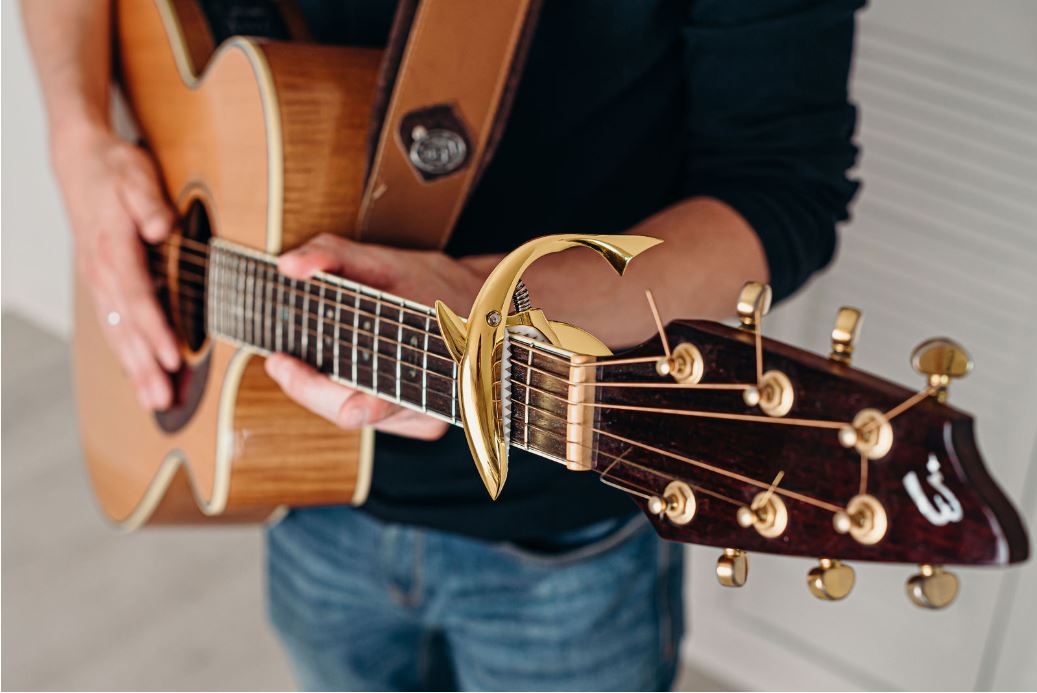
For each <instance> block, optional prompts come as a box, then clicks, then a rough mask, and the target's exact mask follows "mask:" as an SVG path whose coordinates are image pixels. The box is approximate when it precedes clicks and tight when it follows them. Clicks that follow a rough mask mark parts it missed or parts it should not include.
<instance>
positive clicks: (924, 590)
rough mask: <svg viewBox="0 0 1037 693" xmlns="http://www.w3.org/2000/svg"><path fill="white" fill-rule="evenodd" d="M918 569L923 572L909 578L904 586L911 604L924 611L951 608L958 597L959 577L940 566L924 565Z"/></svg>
mask: <svg viewBox="0 0 1037 693" xmlns="http://www.w3.org/2000/svg"><path fill="white" fill-rule="evenodd" d="M918 568H919V570H920V571H921V572H920V573H918V574H917V575H912V576H911V577H910V578H908V580H907V583H906V584H905V585H904V587H906V588H907V596H908V598H909V599H910V600H911V603H913V604H914V605H915V606H920V607H922V608H923V609H943V608H944V607H947V606H950V604H951V602H953V601H954V598H955V597H957V596H958V586H959V583H958V576H957V575H955V574H954V573H951V572H949V571H946V570H944V569H943V567H942V566H938V565H929V564H923V565H920V566H918Z"/></svg>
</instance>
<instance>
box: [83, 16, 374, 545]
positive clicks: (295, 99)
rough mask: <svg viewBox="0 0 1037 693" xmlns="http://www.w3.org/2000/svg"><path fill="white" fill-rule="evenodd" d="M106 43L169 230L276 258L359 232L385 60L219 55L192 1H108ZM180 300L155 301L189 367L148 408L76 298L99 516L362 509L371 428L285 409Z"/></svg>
mask: <svg viewBox="0 0 1037 693" xmlns="http://www.w3.org/2000/svg"><path fill="white" fill-rule="evenodd" d="M116 33H117V45H116V51H115V64H116V68H117V71H118V74H119V81H120V83H121V85H122V88H123V91H124V93H125V95H126V98H127V100H128V102H129V105H130V108H131V111H132V113H133V115H134V117H135V119H136V123H137V126H138V127H139V129H140V132H141V134H142V136H143V139H144V142H145V143H146V146H147V147H148V148H149V149H150V151H151V152H152V153H153V154H154V156H155V158H156V160H157V161H158V164H159V169H160V171H161V175H162V178H163V182H164V184H165V187H166V190H167V191H168V194H169V198H170V200H171V201H172V202H173V203H174V205H175V207H176V208H177V210H178V211H179V213H180V215H181V216H182V217H183V219H184V223H183V224H182V227H183V228H182V229H181V230H180V231H178V233H182V234H183V236H185V237H187V238H188V239H190V238H191V237H193V238H194V239H195V240H196V241H204V240H206V237H207V236H210V235H211V236H212V237H220V238H224V239H227V240H230V241H233V242H235V243H238V244H241V245H244V246H248V247H251V248H255V249H257V250H261V251H265V252H269V253H280V252H281V251H283V250H285V249H288V248H291V247H293V246H296V245H299V244H300V243H302V242H304V241H306V240H307V239H308V238H310V237H312V236H314V235H316V234H320V233H347V234H348V233H350V232H351V231H352V228H353V225H354V224H355V220H356V218H357V211H358V207H359V204H360V200H361V195H362V191H363V183H364V163H365V157H366V149H367V148H366V138H367V136H368V126H369V118H370V114H371V108H372V103H373V100H374V95H375V92H376V80H377V76H378V69H379V65H380V61H381V52H380V51H377V50H370V49H356V48H344V47H328V46H317V45H314V44H304V43H291V42H284V41H266V40H262V39H248V38H241V37H235V38H232V39H230V40H228V41H226V42H224V43H223V44H222V45H221V46H220V47H219V48H215V47H214V45H213V40H212V33H211V32H210V31H209V28H208V26H207V24H206V18H205V15H204V13H203V12H202V10H201V8H200V7H199V6H198V5H197V4H196V3H195V2H193V1H192V0H154V2H152V1H150V0H125V1H123V2H119V3H117V8H116ZM185 242H190V241H185ZM167 262H168V270H169V271H168V273H167V276H168V283H169V285H170V287H172V286H173V285H174V284H175V283H177V282H188V281H189V280H190V272H187V271H185V270H184V267H185V263H184V262H183V261H182V259H180V258H179V257H178V253H177V245H176V244H175V243H174V244H172V245H170V246H169V252H168V260H167ZM200 272H204V267H203V268H200V269H198V270H195V273H196V274H198V273H200ZM176 294H177V292H175V291H171V292H168V293H167V298H166V299H165V301H164V304H165V307H166V309H167V310H168V312H169V317H170V320H171V323H172V324H173V325H174V326H175V328H176V330H177V333H178V335H179V337H180V339H181V344H182V349H183V353H184V355H185V362H186V365H185V366H184V367H183V369H182V370H181V372H180V373H178V374H177V375H176V377H175V385H176V388H175V389H176V392H177V397H176V402H175V405H174V407H173V408H172V409H171V410H170V411H168V412H163V413H161V414H158V415H156V414H154V413H151V412H147V411H145V410H144V409H142V408H141V407H140V405H139V404H138V402H137V400H136V397H135V394H134V390H133V388H132V386H131V383H130V380H129V378H128V377H127V376H126V375H125V374H124V373H123V371H122V369H121V367H120V365H119V363H118V361H117V360H116V358H115V356H114V354H113V353H112V351H111V350H110V349H109V347H108V345H107V342H106V339H105V335H104V333H103V330H107V329H118V328H117V327H116V328H110V327H107V326H101V325H100V324H99V322H100V321H98V319H97V315H96V309H95V308H94V306H93V304H92V301H91V300H90V298H89V292H88V291H87V290H86V288H85V287H84V286H82V285H81V284H79V285H77V288H76V305H75V329H76V339H75V366H76V369H75V370H76V391H77V399H78V412H79V422H80V427H81V429H82V439H83V451H84V455H85V458H86V461H87V465H88V468H89V471H90V477H91V480H92V483H93V486H94V489H95V492H96V494H97V498H98V499H99V501H100V504H101V507H102V509H103V510H104V513H105V514H106V515H107V516H108V517H109V518H110V519H111V520H112V521H114V522H116V523H118V524H121V525H123V526H125V527H128V528H133V527H137V526H140V525H143V524H147V523H194V522H211V521H259V520H262V519H264V518H267V517H268V516H270V515H271V513H273V512H275V511H276V510H277V509H278V508H279V507H281V506H296V505H323V504H339V503H354V504H359V503H361V502H363V500H364V498H365V496H366V493H367V489H368V487H369V484H370V477H371V471H370V466H371V460H372V445H373V434H372V433H371V432H369V431H365V432H361V433H356V432H347V431H342V430H341V429H339V428H337V427H335V426H333V425H332V424H330V423H328V422H326V421H324V420H323V419H321V418H319V417H316V416H313V415H312V414H310V413H309V412H307V411H305V410H304V409H303V408H301V407H299V406H298V405H296V404H294V403H293V402H291V401H290V400H288V399H287V398H286V397H285V396H284V395H283V394H282V393H281V391H280V390H279V388H278V387H277V386H276V384H275V383H274V382H273V381H272V380H270V379H269V378H268V377H267V376H266V374H265V372H264V370H263V364H262V359H261V358H259V357H256V356H254V355H253V354H252V353H251V352H249V351H247V350H244V349H239V348H237V347H235V346H233V345H231V344H229V343H227V342H224V341H217V340H214V339H209V338H207V337H206V335H205V332H204V325H205V318H204V313H203V312H202V311H200V310H195V311H194V312H192V310H191V309H192V306H185V305H183V302H182V301H177V300H175V298H174V299H170V298H168V296H169V295H172V296H175V295H176ZM201 305H202V302H201V301H198V302H197V305H196V306H194V307H193V308H194V309H197V308H198V307H199V306H201Z"/></svg>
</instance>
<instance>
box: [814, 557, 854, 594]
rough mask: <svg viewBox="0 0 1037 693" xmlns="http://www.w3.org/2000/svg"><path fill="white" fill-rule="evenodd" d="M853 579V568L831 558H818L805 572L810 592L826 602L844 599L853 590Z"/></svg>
mask: <svg viewBox="0 0 1037 693" xmlns="http://www.w3.org/2000/svg"><path fill="white" fill-rule="evenodd" d="M855 580H856V576H855V574H854V572H853V568H851V567H850V566H848V565H846V564H845V563H843V562H842V561H837V560H835V559H832V558H822V559H820V560H819V561H818V565H817V566H816V567H814V568H811V569H810V572H808V573H807V587H809V588H810V594H812V595H814V596H815V597H817V598H818V599H821V600H823V601H826V602H836V601H839V600H840V599H845V598H846V595H848V594H849V593H850V591H851V590H853V584H854V582H855Z"/></svg>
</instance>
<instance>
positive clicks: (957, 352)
mask: <svg viewBox="0 0 1037 693" xmlns="http://www.w3.org/2000/svg"><path fill="white" fill-rule="evenodd" d="M911 367H912V368H914V369H915V370H916V371H918V372H919V373H921V374H922V375H924V376H927V377H928V379H929V386H930V387H932V388H934V389H935V390H936V392H935V396H936V399H937V400H939V401H940V402H946V401H947V386H948V385H949V384H950V382H951V380H952V379H954V378H964V377H965V376H966V375H968V374H969V371H971V370H972V357H971V356H969V352H968V351H967V350H966V349H965V347H963V346H962V345H960V344H958V343H957V342H955V341H954V340H951V339H948V338H946V337H934V338H933V339H927V340H926V341H924V342H922V343H921V344H919V345H918V346H916V347H915V349H914V351H912V352H911Z"/></svg>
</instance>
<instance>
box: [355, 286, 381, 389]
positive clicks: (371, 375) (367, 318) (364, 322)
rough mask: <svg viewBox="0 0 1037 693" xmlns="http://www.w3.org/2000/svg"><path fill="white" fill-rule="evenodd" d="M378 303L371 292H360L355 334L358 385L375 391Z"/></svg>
mask: <svg viewBox="0 0 1037 693" xmlns="http://www.w3.org/2000/svg"><path fill="white" fill-rule="evenodd" d="M378 305H380V304H379V303H377V302H376V299H374V298H372V297H370V296H369V294H366V293H360V296H359V302H358V307H357V313H358V315H357V319H358V321H359V325H358V327H357V330H356V334H355V341H356V345H357V380H356V383H357V386H358V387H361V388H366V389H367V390H368V391H370V392H375V393H377V389H376V388H377V383H378V355H377V348H378V337H377V335H378V316H377V312H378Z"/></svg>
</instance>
